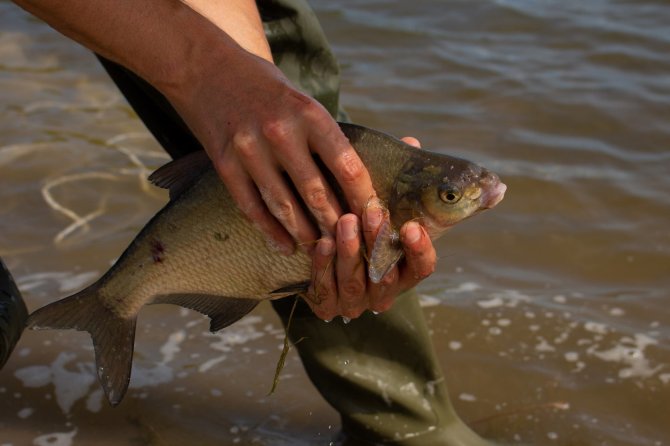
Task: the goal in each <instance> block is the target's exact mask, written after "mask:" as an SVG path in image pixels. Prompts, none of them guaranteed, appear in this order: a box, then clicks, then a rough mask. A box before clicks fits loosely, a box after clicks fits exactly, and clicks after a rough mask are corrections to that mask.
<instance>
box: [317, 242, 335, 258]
mask: <svg viewBox="0 0 670 446" xmlns="http://www.w3.org/2000/svg"><path fill="white" fill-rule="evenodd" d="M334 251H335V244H334V243H333V240H332V239H331V238H330V237H324V238H322V239H321V240H319V254H321V255H322V256H325V257H327V256H332V255H333V252H334Z"/></svg>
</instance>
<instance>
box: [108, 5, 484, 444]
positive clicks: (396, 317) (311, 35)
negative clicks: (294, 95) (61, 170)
mask: <svg viewBox="0 0 670 446" xmlns="http://www.w3.org/2000/svg"><path fill="white" fill-rule="evenodd" d="M257 4H258V7H259V11H260V13H261V18H262V20H263V24H264V27H265V31H266V34H267V36H268V40H269V42H270V46H271V48H272V53H273V58H274V61H275V63H276V64H277V66H278V67H279V68H280V69H281V70H282V71H283V72H284V73H285V74H286V75H287V77H289V79H290V80H291V81H292V82H293V83H294V85H296V86H297V87H298V88H300V89H301V90H303V91H304V92H306V93H308V94H309V95H311V96H312V97H314V98H316V99H317V100H318V101H319V102H321V103H322V104H323V105H324V106H325V107H326V109H327V110H328V111H329V112H330V113H331V115H333V116H336V117H337V118H338V119H339V120H344V119H346V115H345V114H344V112H343V111H342V109H341V108H340V106H339V102H338V99H339V79H340V77H339V68H338V65H337V61H336V59H335V57H334V56H333V54H332V52H331V50H330V48H329V46H328V43H327V41H326V38H325V36H324V34H323V32H322V30H321V26H320V24H319V22H318V20H317V19H316V16H315V15H314V13H313V11H312V10H311V8H310V7H309V5H308V4H307V3H306V2H305V1H303V0H266V1H260V0H259V1H257ZM101 62H102V63H103V66H104V67H105V69H107V71H108V73H109V74H110V76H111V77H112V79H113V80H114V81H115V82H116V83H117V85H118V86H119V88H120V89H121V91H122V92H123V94H124V95H125V96H126V98H127V99H128V101H129V103H130V104H131V105H132V106H133V108H134V109H135V111H136V112H137V114H138V115H139V116H140V118H141V119H142V120H143V121H144V123H145V124H146V126H147V127H148V128H149V130H150V131H151V132H152V133H153V134H154V136H155V137H156V139H157V140H158V141H159V142H160V143H161V144H162V145H163V147H164V148H165V150H166V151H167V152H168V153H169V154H170V155H171V156H172V157H173V158H176V157H180V156H183V155H185V154H186V153H188V152H190V151H193V150H198V149H200V148H201V146H200V144H199V143H198V142H197V141H196V139H195V138H194V137H193V135H192V134H191V133H190V132H189V131H188V128H187V127H186V125H185V124H184V123H183V121H182V120H181V118H180V117H179V116H178V115H177V113H176V112H175V111H174V109H173V108H172V107H171V106H170V104H169V103H168V102H167V101H166V100H165V98H164V97H162V96H161V95H160V93H158V92H157V91H156V90H155V89H153V88H152V87H151V86H150V85H149V84H147V83H146V82H144V81H143V80H142V79H140V78H138V77H137V76H135V75H134V74H133V73H132V72H130V71H128V70H126V69H124V68H123V67H121V66H119V65H117V64H115V63H112V62H109V61H107V60H104V59H102V58H101ZM292 304H293V300H292V299H281V300H278V301H274V302H273V306H274V308H275V310H276V311H277V313H278V314H279V316H280V317H281V318H282V321H283V323H284V324H286V323H287V318H288V315H289V313H290V310H291V307H292ZM289 337H290V338H291V340H293V341H295V340H297V339H300V338H302V337H305V339H304V340H303V341H302V342H300V343H298V344H297V345H296V348H297V350H298V353H299V354H300V357H301V358H302V361H303V364H304V367H305V370H306V371H307V374H308V375H309V377H310V379H311V380H312V382H313V383H314V384H315V385H316V387H317V389H318V390H319V392H320V393H321V394H322V395H323V397H324V398H325V399H326V400H327V401H328V402H329V403H330V404H331V405H332V406H333V407H334V408H335V409H336V410H337V411H338V412H339V413H340V415H341V417H342V426H343V429H342V432H343V440H342V442H343V444H346V445H373V444H389V443H390V444H398V445H407V446H414V445H421V446H430V445H480V444H486V443H485V442H484V441H483V440H482V439H481V438H480V437H478V436H477V435H476V434H474V433H473V432H472V431H471V430H470V429H469V428H468V427H467V426H466V425H465V424H464V423H463V422H462V421H461V420H460V419H459V418H458V417H457V416H456V414H455V412H454V410H453V408H452V406H451V403H450V401H449V397H448V395H447V389H446V385H445V382H444V377H443V375H442V373H441V371H440V368H439V365H438V361H437V358H436V356H435V354H434V351H433V347H432V343H431V339H430V336H429V334H428V330H427V328H426V323H425V320H424V317H423V314H422V311H421V308H420V307H419V304H418V302H417V298H416V296H415V295H414V293H413V292H409V293H406V294H405V295H403V296H401V297H399V298H398V299H397V301H396V303H395V304H394V306H393V308H392V309H391V310H390V311H388V312H385V313H383V314H380V315H373V314H372V313H366V314H364V315H363V316H362V317H361V318H359V319H356V320H354V321H351V322H350V323H349V324H344V323H343V322H342V320H341V319H340V318H338V319H337V320H335V321H332V322H329V323H326V322H323V321H321V320H319V319H318V318H316V317H315V316H314V315H313V314H312V312H311V310H310V309H309V307H308V306H307V305H306V304H304V303H302V301H301V302H300V304H299V305H298V308H297V310H296V313H295V316H294V320H293V321H292V324H291V332H290V333H289Z"/></svg>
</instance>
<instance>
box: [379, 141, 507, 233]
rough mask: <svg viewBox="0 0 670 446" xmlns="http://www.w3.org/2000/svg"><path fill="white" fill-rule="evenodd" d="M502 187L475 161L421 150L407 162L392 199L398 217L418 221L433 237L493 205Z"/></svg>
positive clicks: (501, 196)
mask: <svg viewBox="0 0 670 446" xmlns="http://www.w3.org/2000/svg"><path fill="white" fill-rule="evenodd" d="M417 153H421V152H419V151H417ZM506 189H507V186H506V185H505V184H504V183H503V182H501V181H500V178H499V177H498V175H496V174H495V173H493V172H491V171H489V170H487V169H485V168H483V167H481V166H478V165H477V164H474V163H472V162H470V161H467V160H464V159H460V158H455V157H450V156H446V155H441V154H436V153H431V152H423V154H422V156H420V157H415V158H414V159H413V160H411V161H410V162H408V166H407V167H406V169H404V172H403V175H401V178H400V179H399V182H398V183H397V185H396V188H395V192H396V194H395V196H394V197H393V200H392V201H393V202H395V203H396V206H395V207H396V208H398V209H401V211H400V212H399V213H398V214H399V217H400V218H401V219H402V220H404V221H407V220H410V219H416V220H418V221H419V222H420V223H421V224H422V225H423V227H424V228H425V229H426V231H427V232H428V234H429V236H430V237H431V239H435V238H437V237H439V236H440V235H441V234H443V233H444V232H445V231H446V230H447V229H449V228H451V227H452V226H454V225H455V224H456V223H458V222H460V221H462V220H465V219H466V218H468V217H471V216H472V215H474V214H476V213H478V212H481V211H482V210H485V209H490V208H493V207H494V206H496V205H497V204H498V203H499V202H500V201H501V200H502V199H503V197H504V195H505V190H506ZM403 214H404V215H403ZM404 221H398V222H394V223H395V224H396V225H398V224H402V223H404Z"/></svg>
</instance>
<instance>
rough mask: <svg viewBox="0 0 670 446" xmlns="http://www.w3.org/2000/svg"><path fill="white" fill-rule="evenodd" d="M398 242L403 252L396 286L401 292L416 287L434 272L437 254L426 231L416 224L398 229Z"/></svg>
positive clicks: (408, 224) (410, 223)
mask: <svg viewBox="0 0 670 446" xmlns="http://www.w3.org/2000/svg"><path fill="white" fill-rule="evenodd" d="M400 241H401V242H402V244H403V249H404V251H405V263H404V265H403V268H402V271H401V275H400V278H399V282H398V285H399V287H400V289H401V290H406V289H409V288H412V287H414V286H416V285H417V284H418V283H419V282H421V281H422V280H423V279H425V278H426V277H428V276H430V275H431V274H432V273H433V272H434V271H435V265H436V263H437V254H436V252H435V247H434V246H433V243H432V241H431V240H430V237H429V236H428V233H427V232H426V230H425V229H424V228H423V227H422V226H421V225H420V224H418V223H417V222H413V221H411V222H408V223H405V224H404V225H403V227H402V228H401V229H400Z"/></svg>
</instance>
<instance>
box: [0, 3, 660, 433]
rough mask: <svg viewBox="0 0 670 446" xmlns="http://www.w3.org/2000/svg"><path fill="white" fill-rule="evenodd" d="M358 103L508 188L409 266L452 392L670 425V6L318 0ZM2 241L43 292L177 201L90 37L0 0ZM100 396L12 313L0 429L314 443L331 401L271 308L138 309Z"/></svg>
mask: <svg viewBox="0 0 670 446" xmlns="http://www.w3.org/2000/svg"><path fill="white" fill-rule="evenodd" d="M314 5H315V7H316V9H317V12H318V14H319V16H320V17H321V19H322V22H323V25H324V28H325V29H326V32H327V34H328V35H329V37H330V38H331V41H332V43H333V45H334V48H335V50H336V53H337V54H338V56H339V57H340V60H341V63H342V66H343V71H344V77H345V78H344V95H343V99H344V103H345V104H346V105H347V107H348V110H349V111H350V113H351V115H352V117H353V119H354V120H355V121H356V122H360V123H362V124H366V125H368V126H371V127H376V128H379V129H381V130H385V131H388V132H391V133H394V134H397V135H401V136H402V135H414V136H417V137H419V138H420V139H421V141H422V143H423V145H424V146H426V147H431V148H433V149H436V150H441V151H444V152H448V153H450V154H455V155H459V156H463V157H467V158H469V159H472V160H474V161H477V162H479V163H481V164H483V165H485V166H487V167H490V168H491V169H492V170H494V171H496V172H497V173H499V174H500V175H501V176H502V177H503V179H504V181H505V182H506V183H507V185H508V186H509V192H508V195H507V198H506V199H505V201H504V202H503V203H502V204H501V205H500V206H499V207H498V208H497V209H495V210H494V211H490V212H488V213H486V214H483V215H481V216H478V217H477V218H475V219H473V220H472V221H469V222H467V223H466V224H463V225H461V226H460V227H457V228H455V229H454V230H453V231H452V232H451V233H450V234H449V235H447V236H446V237H445V238H444V239H443V240H441V241H440V242H439V243H438V245H439V246H438V251H439V253H440V255H441V259H440V262H439V267H438V271H437V272H436V273H435V274H434V276H433V277H431V278H430V279H429V280H427V281H426V282H425V284H424V285H423V286H421V288H420V292H421V294H422V299H423V302H424V303H425V305H426V307H425V311H426V315H427V318H428V320H429V322H430V324H431V327H432V330H433V333H434V341H435V344H436V348H437V350H438V355H439V358H440V360H441V362H442V364H443V367H444V369H445V373H446V378H447V381H448V384H449V389H450V392H451V395H452V398H453V401H454V404H455V406H456V408H457V410H458V412H459V414H461V416H462V417H463V418H464V419H465V420H466V421H467V422H468V423H469V424H470V425H471V426H472V427H473V428H474V429H475V430H477V431H478V432H480V433H481V434H482V435H486V436H487V437H490V438H493V439H497V440H499V441H503V442H504V441H507V442H511V443H519V442H524V443H526V444H556V445H583V444H584V445H585V444H602V445H628V444H636V445H654V446H655V445H665V444H670V428H668V423H667V421H668V414H670V329H669V328H668V325H669V323H670V310H669V309H668V303H669V302H670V296H669V294H670V293H669V291H668V289H669V288H670V235H669V233H670V232H669V231H668V227H669V223H670V194H668V191H670V175H669V174H668V173H669V170H670V151H669V150H668V148H669V147H670V58H668V55H669V54H670V28H668V26H667V24H668V23H670V4H668V3H667V2H663V1H655V2H653V1H646V2H640V1H632V0H631V1H614V0H594V1H590V2H577V1H565V2H551V3H548V2H544V1H540V0H517V1H506V0H499V1H491V0H486V1H480V2H471V1H450V2H443V1H437V0H432V1H430V0H419V1H414V2H380V1H378V0H364V1H363V0H359V1H353V0H349V1H340V2H325V1H318V2H314ZM0 24H1V27H0V29H1V31H0V135H1V136H0V182H1V184H2V187H0V203H2V206H1V207H0V255H1V256H2V257H3V259H5V261H6V262H7V264H8V266H9V268H10V269H11V270H12V271H13V273H14V274H15V277H16V279H17V282H18V284H19V287H20V288H21V290H22V292H23V293H24V296H25V298H26V300H27V303H28V306H29V308H30V309H31V310H33V309H35V308H37V307H39V306H41V305H44V304H46V303H48V302H51V301H53V300H55V299H57V298H60V297H63V296H65V295H68V294H71V293H72V292H74V291H76V290H78V289H79V288H80V287H82V286H84V285H85V284H87V283H89V282H91V281H93V280H94V279H95V278H96V277H98V276H99V275H100V274H101V273H102V272H103V271H105V270H106V269H107V268H108V267H109V265H110V262H112V261H113V259H115V258H116V257H117V256H118V255H119V254H120V252H121V251H122V250H123V249H124V247H125V246H126V244H127V243H128V241H129V240H130V239H131V238H132V237H133V236H134V234H136V232H137V231H138V230H139V229H140V228H141V226H142V225H143V224H144V222H146V220H147V219H148V218H149V217H150V216H151V215H152V214H153V213H154V212H155V210H157V209H158V208H159V207H160V206H161V205H162V204H163V203H164V201H165V199H166V197H165V196H164V194H163V193H162V192H160V191H157V190H155V189H152V188H150V187H147V186H146V184H145V182H144V178H145V177H146V175H147V173H148V172H149V171H151V170H152V169H153V168H155V167H157V166H159V165H160V164H162V163H163V162H164V161H165V160H166V159H167V158H166V156H165V155H164V154H163V153H162V152H161V150H160V148H159V147H158V145H157V144H156V143H155V142H154V141H152V139H151V137H150V136H149V135H147V133H146V131H145V130H144V128H143V127H142V125H141V123H140V122H139V121H138V120H137V119H136V118H135V117H134V115H133V114H132V112H131V111H130V109H129V107H128V106H127V104H126V103H125V102H124V100H123V99H122V98H121V97H120V95H119V93H118V92H117V91H116V89H115V87H114V86H113V85H112V84H111V82H110V81H109V80H108V79H107V77H106V75H105V74H104V73H103V71H102V70H101V68H100V67H99V66H98V64H97V62H96V61H95V59H94V58H93V57H92V56H91V55H90V54H89V53H88V52H86V51H85V50H83V49H81V48H79V47H77V46H76V45H74V44H72V43H71V42H69V41H68V40H67V39H65V38H63V37H60V36H59V35H57V34H55V33H54V32H53V31H52V30H50V29H49V28H48V27H46V26H45V25H43V24H41V23H40V22H38V21H35V20H33V19H31V18H29V17H28V16H27V15H26V14H24V13H23V12H22V11H20V10H18V8H16V7H15V6H13V5H12V4H9V3H5V2H2V3H0ZM138 328H139V329H138V336H137V341H136V355H135V365H134V369H133V375H132V380H131V389H130V392H129V395H128V396H127V397H126V399H125V400H124V402H123V404H122V405H121V406H120V407H119V408H117V409H110V408H109V407H108V406H107V405H106V403H105V402H104V401H103V395H102V392H101V390H100V387H99V386H98V384H97V382H96V381H95V379H94V374H93V363H92V361H93V357H92V349H91V344H90V341H89V340H88V337H87V336H86V335H84V334H80V333H69V332H62V333H55V332H26V333H25V334H24V336H23V338H22V340H21V341H20V343H19V345H18V346H17V350H16V351H15V353H14V356H13V357H12V358H11V359H10V361H9V363H8V364H7V365H6V367H5V368H4V369H3V370H2V371H1V372H0V444H2V445H5V444H11V445H24V444H36V445H43V444H49V445H55V444H57V445H85V444H91V443H92V442H93V441H95V442H96V444H110V445H118V444H160V445H168V444H183V443H185V442H188V443H189V444H202V445H206V444H215V443H216V444H265V445H301V444H304V445H312V444H328V442H329V441H330V439H331V437H332V435H333V434H334V433H335V432H336V431H337V425H338V419H337V415H336V414H335V413H334V412H333V411H332V409H330V408H329V407H328V406H327V405H326V404H325V403H324V402H323V400H322V399H321V398H320V396H319V395H318V394H317V393H316V391H315V390H314V389H313V388H312V387H311V384H309V382H308V380H307V378H306V376H305V374H304V373H303V371H302V368H301V366H300V363H299V360H298V359H297V356H296V355H295V353H293V354H291V355H290V357H289V359H288V363H287V367H286V370H285V372H284V374H283V376H282V381H281V382H280V387H279V390H278V392H277V393H276V394H275V395H274V396H272V397H266V396H265V394H266V393H267V390H268V388H269V386H270V383H271V379H272V373H273V371H274V366H275V363H276V360H277V358H278V354H279V347H280V344H281V340H282V336H283V334H282V329H281V328H280V324H279V321H278V319H277V318H276V316H275V315H274V314H273V312H272V311H271V310H270V308H269V306H266V305H263V306H261V307H259V309H258V310H256V311H254V313H253V314H252V315H250V316H249V317H247V318H246V319H244V320H243V321H241V322H240V323H238V324H235V325H233V326H231V327H229V328H228V329H226V330H224V331H223V332H221V333H219V334H216V335H211V334H209V333H207V323H206V320H204V319H203V318H201V317H200V316H198V315H197V314H195V313H193V312H189V311H186V310H181V309H179V308H177V307H169V306H155V307H151V308H147V309H146V310H145V311H143V313H142V314H141V317H140V321H139V324H138Z"/></svg>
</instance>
